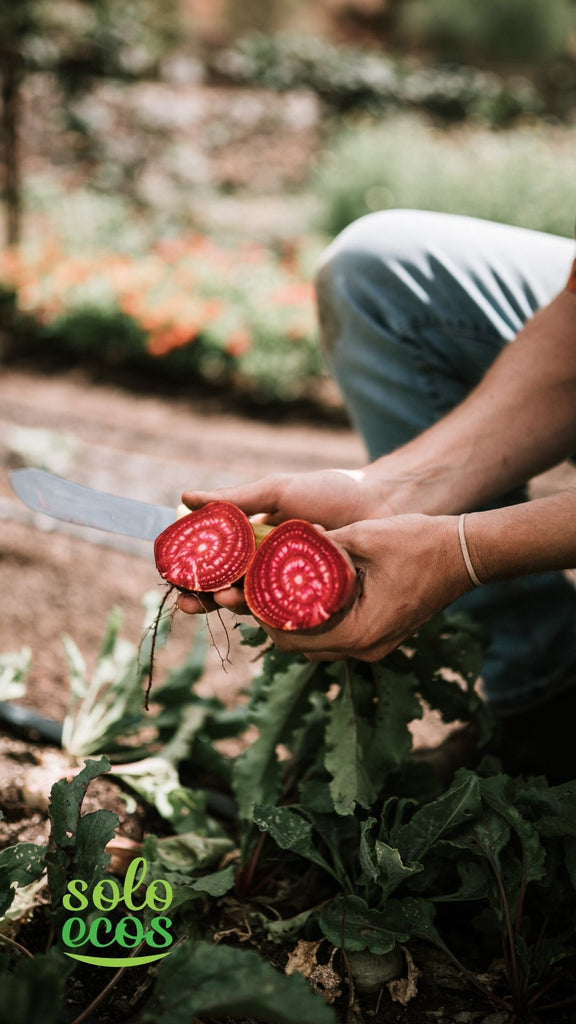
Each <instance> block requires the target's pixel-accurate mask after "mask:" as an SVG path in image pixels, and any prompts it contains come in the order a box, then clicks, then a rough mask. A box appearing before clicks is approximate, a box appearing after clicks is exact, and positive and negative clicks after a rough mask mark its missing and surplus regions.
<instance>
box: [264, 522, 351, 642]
mask: <svg viewBox="0 0 576 1024" xmlns="http://www.w3.org/2000/svg"><path fill="white" fill-rule="evenodd" d="M356 588H357V576H356V571H355V569H354V566H353V564H352V562H351V561H350V559H349V558H348V556H347V554H346V552H345V551H343V549H341V548H339V547H337V546H336V545H335V544H333V543H332V541H330V540H329V539H328V538H327V537H325V536H324V534H322V533H320V532H319V531H318V530H316V529H315V528H314V527H313V526H311V525H310V523H307V522H305V521H304V520H302V519H289V520H288V521H287V522H285V523H282V524H281V525H280V526H277V527H276V528H275V529H274V530H273V531H272V533H270V534H269V535H268V536H267V537H266V538H265V540H263V541H262V543H261V544H260V546H259V548H258V550H257V551H256V554H255V555H254V558H253V559H252V561H251V563H250V565H249V567H248V571H247V573H246V578H245V580H244V597H245V599H246V603H247V605H248V607H249V608H250V610H251V612H252V613H253V614H254V615H255V617H256V618H257V619H260V621H261V622H263V623H264V624H265V625H267V626H271V627H272V628H273V629H280V630H285V631H294V632H310V631H313V630H314V631H317V632H320V631H321V630H322V629H323V628H324V629H327V628H331V626H332V625H334V621H330V620H334V616H336V615H338V614H339V613H340V614H342V613H343V612H345V611H347V610H348V608H349V607H350V605H351V603H352V601H353V599H354V597H355V596H356Z"/></svg>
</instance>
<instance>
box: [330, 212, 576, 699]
mask: <svg viewBox="0 0 576 1024" xmlns="http://www.w3.org/2000/svg"><path fill="white" fill-rule="evenodd" d="M574 255H575V254H574V244H573V242H571V241H570V240H569V239H566V238H557V237H555V236H552V235H546V234H541V233H538V232H534V231H527V230H525V229H522V228H511V227H507V226H505V225H502V224H493V223H490V222H488V221H481V220H474V219H472V218H470V217H458V216H452V215H446V214H437V213H430V212H426V211H409V210H394V211H385V212H382V213H375V214H371V215H369V216H367V217H363V218H361V219H360V220H358V221H356V222H355V223H354V224H352V225H350V226H349V227H348V228H346V229H345V230H344V231H343V232H342V234H341V235H340V236H339V237H338V238H337V239H336V240H335V241H334V242H333V243H332V245H330V247H329V248H328V249H327V251H326V253H325V256H324V259H323V261H322V265H321V269H320V272H319V275H318V304H319V314H320V327H321V335H322V343H323V347H324V351H325V353H326V357H327V359H328V363H329V365H330V368H331V370H332V372H333V374H334V376H335V378H336V380H337V381H338V383H339V386H340V388H341V390H342V392H343V395H344V398H345V401H346V403H347V407H348V410H349V412H350V416H351V418H352V421H353V423H354V424H355V426H356V427H357V429H358V430H359V432H360V433H361V435H362V437H363V438H364V442H365V444H366V447H367V450H368V454H369V457H370V459H371V460H372V459H376V458H378V457H379V456H380V455H383V454H386V453H387V452H390V451H392V450H394V449H395V448H397V447H399V446H400V445H402V444H404V443H406V442H407V441H409V440H410V439H411V438H413V437H414V436H415V435H417V434H419V433H421V431H423V430H425V429H426V428H427V427H429V426H430V425H431V424H432V423H434V422H435V421H436V420H438V419H439V418H440V417H442V416H443V415H444V414H445V413H447V412H448V411H449V410H450V409H451V408H453V407H454V406H455V405H457V404H458V403H459V402H461V401H462V400H463V399H464V398H465V397H466V395H467V394H468V392H469V391H470V390H471V389H472V388H473V387H474V386H475V385H476V384H477V383H478V381H479V380H480V379H481V377H482V376H483V374H484V373H485V371H486V370H487V368H488V367H489V366H490V364H491V363H492V361H493V360H494V359H495V358H496V356H497V355H498V353H499V352H500V350H501V349H502V348H503V346H504V345H506V344H508V342H510V341H512V340H513V339H514V337H515V336H516V334H517V333H518V331H519V330H520V328H521V327H522V325H523V323H524V322H525V321H526V320H527V319H529V318H530V317H531V316H532V315H533V314H534V313H535V312H536V310H537V309H538V308H540V307H541V306H543V305H545V304H546V303H547V302H549V301H550V300H551V299H552V298H553V297H554V295H556V294H557V293H558V292H559V291H560V290H561V289H562V287H563V286H564V284H565V283H566V281H567V279H568V274H569V270H570V265H571V262H572V260H573V258H574ZM525 499H526V495H525V493H524V491H522V490H515V491H513V492H510V493H508V494H504V495H502V496H501V498H500V499H499V501H497V502H494V503H493V505H494V506H496V505H497V506H502V505H506V504H514V503H517V502H520V501H523V500H525ZM469 511H474V510H473V509H469ZM453 607H454V610H458V611H465V612H467V613H468V614H470V615H472V616H473V617H474V618H475V619H477V620H478V621H479V622H480V623H481V624H482V625H483V626H484V627H485V629H486V631H487V633H488V635H489V636H490V637H491V643H490V646H489V647H488V649H487V651H486V656H485V662H484V665H483V671H482V677H483V681H484V687H485V692H486V697H487V699H488V701H489V702H490V703H491V705H492V706H493V709H494V711H495V713H497V714H498V713H499V714H503V715H504V714H510V713H514V712H515V711H518V710H519V709H521V708H523V707H528V706H530V705H534V704H538V703H539V702H540V701H541V700H542V699H545V697H546V695H547V694H549V693H550V692H552V691H553V690H554V689H555V687H557V686H558V685H560V684H561V681H562V680H563V678H564V677H565V676H566V672H567V669H569V667H570V666H571V665H572V664H574V663H576V591H575V590H574V588H573V587H572V586H571V585H570V584H569V583H568V581H567V580H566V579H565V577H564V576H563V575H562V574H561V573H558V572H550V573H542V574H538V575H533V576H526V577H522V578H519V579H517V580H510V581H505V582H501V583H494V584H490V585H488V586H484V587H481V588H478V589H474V590H473V591H471V592H469V593H468V594H466V595H465V596H464V597H463V598H461V599H460V600H459V601H458V602H457V603H456V604H455V605H454V606H453Z"/></svg>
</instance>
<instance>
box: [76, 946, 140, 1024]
mask: <svg viewBox="0 0 576 1024" xmlns="http://www.w3.org/2000/svg"><path fill="white" fill-rule="evenodd" d="M143 947H144V943H143V942H141V943H140V945H139V946H137V947H136V949H134V950H133V951H132V953H130V959H132V957H134V956H136V955H137V954H138V953H139V952H140V950H141V949H142V948H143ZM127 970H128V968H127V967H121V968H120V970H119V971H116V974H115V975H114V976H113V977H112V978H110V981H109V982H108V984H107V985H106V986H105V987H104V988H103V989H102V991H101V992H99V993H98V995H97V996H96V997H95V998H94V999H93V1000H92V1002H91V1003H90V1004H89V1006H87V1007H86V1009H85V1010H82V1013H81V1014H80V1015H79V1016H78V1017H75V1019H74V1020H73V1021H72V1024H82V1021H85V1020H86V1019H87V1018H88V1017H89V1016H90V1014H91V1013H92V1012H93V1010H95V1009H96V1008H97V1007H98V1006H100V1003H102V1002H103V1001H104V999H106V996H108V995H109V994H110V992H111V991H112V989H113V988H114V986H115V985H117V984H118V982H119V981H120V978H121V977H122V976H123V975H124V974H125V973H126V971H127Z"/></svg>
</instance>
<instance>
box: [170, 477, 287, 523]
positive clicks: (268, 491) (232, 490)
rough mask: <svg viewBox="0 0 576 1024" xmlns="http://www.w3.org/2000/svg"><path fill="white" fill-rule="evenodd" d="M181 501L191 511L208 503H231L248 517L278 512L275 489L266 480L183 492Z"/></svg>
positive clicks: (271, 483) (269, 481)
mask: <svg viewBox="0 0 576 1024" xmlns="http://www.w3.org/2000/svg"><path fill="white" fill-rule="evenodd" d="M182 501H183V503H184V504H185V505H187V507H188V508H191V509H197V508H201V507H202V506H203V505H207V504H208V502H209V501H231V502H232V503H233V504H234V505H237V506H238V508H241V509H242V511H243V512H245V513H246V515H248V516H253V515H257V514H258V513H262V512H265V513H268V514H269V515H275V514H276V513H277V512H278V492H277V487H275V485H274V484H273V482H272V481H271V480H267V479H263V480H257V481H255V482H254V483H249V484H238V485H237V486H234V487H219V488H217V489H215V490H212V491H184V493H183V494H182Z"/></svg>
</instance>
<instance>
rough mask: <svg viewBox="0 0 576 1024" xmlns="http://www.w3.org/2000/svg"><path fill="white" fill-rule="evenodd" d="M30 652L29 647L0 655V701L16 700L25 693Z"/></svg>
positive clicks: (30, 661) (30, 657)
mask: <svg viewBox="0 0 576 1024" xmlns="http://www.w3.org/2000/svg"><path fill="white" fill-rule="evenodd" d="M31 663H32V652H31V650H30V648H29V647H21V648H20V650H19V651H14V652H13V653H11V654H2V655H0V701H3V700H17V699H18V698H19V697H23V696H24V694H25V693H26V679H27V677H28V673H29V672H30V665H31Z"/></svg>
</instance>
